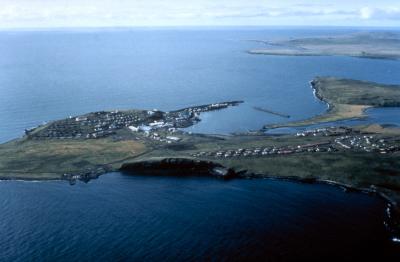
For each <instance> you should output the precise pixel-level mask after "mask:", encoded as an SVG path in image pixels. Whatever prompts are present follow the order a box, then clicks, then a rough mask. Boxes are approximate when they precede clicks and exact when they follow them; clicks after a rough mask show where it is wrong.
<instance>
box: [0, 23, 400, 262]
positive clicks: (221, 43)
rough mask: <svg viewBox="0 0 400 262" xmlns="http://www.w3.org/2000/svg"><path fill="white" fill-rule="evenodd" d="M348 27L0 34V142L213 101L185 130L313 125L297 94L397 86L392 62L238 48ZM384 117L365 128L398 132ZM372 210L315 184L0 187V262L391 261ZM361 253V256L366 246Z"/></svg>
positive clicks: (358, 198) (374, 115)
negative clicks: (357, 83)
mask: <svg viewBox="0 0 400 262" xmlns="http://www.w3.org/2000/svg"><path fill="white" fill-rule="evenodd" d="M355 30H356V29H300V28H297V29H290V28H286V29H279V28H227V29H198V28H197V29H168V30H165V29H164V30H160V29H135V30H133V29H132V30H75V31H68V30H67V31H65V30H62V31H30V32H29V31H25V32H24V31H3V32H0V142H5V141H7V140H9V139H13V138H16V137H19V136H21V135H22V134H23V130H24V129H25V128H28V127H32V126H36V125H38V124H41V123H42V122H43V121H49V120H54V119H58V118H64V117H67V116H69V115H77V114H82V113H87V112H90V111H96V110H103V109H116V108H118V109H125V108H149V109H152V108H158V109H162V110H171V109H177V108H181V107H186V106H192V105H197V104H204V103H211V102H217V101H224V100H244V101H245V103H244V104H243V105H241V106H239V107H235V108H230V109H227V110H225V111H219V112H216V113H212V114H211V113H210V114H204V115H203V121H202V122H201V123H200V124H198V125H196V126H194V127H192V128H190V129H189V130H190V131H193V132H206V133H230V132H238V131H246V130H248V129H257V128H260V127H261V126H262V125H264V124H267V123H274V122H281V121H287V119H282V118H279V117H277V116H274V115H268V114H266V113H262V112H259V111H256V110H254V109H253V106H260V107H266V108H269V109H271V110H275V111H278V112H282V113H286V114H289V115H291V116H292V119H301V118H306V117H310V116H313V115H316V114H320V113H322V112H323V111H324V110H325V109H326V106H325V105H324V104H323V103H321V102H319V101H317V100H316V99H315V98H314V97H313V95H312V92H311V89H310V87H309V84H308V82H309V81H310V80H311V79H312V78H313V77H315V76H318V75H324V76H327V75H332V76H337V77H350V78H356V79H361V80H370V81H377V82H383V83H388V84H395V83H400V75H399V74H397V72H399V71H400V62H398V61H390V60H372V59H356V58H346V57H268V56H256V55H249V54H247V53H246V50H248V49H251V48H258V47H260V44H258V43H255V42H250V41H247V40H251V39H268V38H282V37H294V36H313V35H328V34H342V33H346V32H350V31H355ZM398 113H399V111H398V110H397V109H384V110H380V109H379V110H372V111H371V112H370V115H371V118H370V120H371V119H373V120H374V121H375V120H377V121H379V122H382V123H391V124H400V120H399V118H398ZM384 209H385V203H384V202H383V201H381V200H380V199H377V198H375V197H371V196H367V195H363V194H358V193H343V192H342V191H340V190H339V189H337V188H334V187H330V186H323V185H305V184H298V183H290V182H282V181H273V180H233V181H221V180H216V179H211V178H198V177H197V178H196V177H188V178H177V177H159V176H155V177H149V176H143V175H140V174H130V175H127V174H121V173H112V174H107V175H104V176H103V177H101V178H100V179H98V180H96V181H91V182H90V183H88V184H83V183H78V184H77V185H75V186H69V185H68V184H66V183H64V182H38V183H34V182H18V181H13V182H10V181H3V182H0V260H4V261H27V260H35V261H54V260H61V261H69V260H82V261H88V260H133V259H135V260H148V261H152V260H240V259H244V258H250V259H258V260H260V259H261V260H268V259H270V260H277V259H281V260H287V259H302V258H304V259H306V258H307V259H311V258H312V259H319V258H321V257H324V258H327V257H328V258H341V259H346V258H354V259H357V258H360V256H361V255H366V254H367V255H368V256H369V257H370V258H371V257H374V256H376V255H378V254H379V255H380V256H383V255H385V256H392V255H394V254H396V252H400V251H399V249H398V248H399V247H397V246H395V245H394V244H393V243H392V242H391V241H390V236H389V235H388V232H387V231H386V230H385V227H384V225H383V220H384ZM371 247H373V248H371Z"/></svg>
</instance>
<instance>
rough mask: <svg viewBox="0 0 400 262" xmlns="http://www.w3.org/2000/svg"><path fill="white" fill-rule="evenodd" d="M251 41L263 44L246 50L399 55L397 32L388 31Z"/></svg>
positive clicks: (303, 53) (386, 57)
mask: <svg viewBox="0 0 400 262" xmlns="http://www.w3.org/2000/svg"><path fill="white" fill-rule="evenodd" d="M253 41H254V40H253ZM255 41H256V42H259V43H262V44H264V45H265V47H263V48H259V49H253V50H250V51H249V53H250V54H260V55H285V56H352V57H360V58H376V59H399V58H400V34H398V33H391V32H361V33H353V34H348V35H338V36H329V37H328V36H321V37H308V38H292V39H284V40H275V41H268V40H265V41H264V40H255Z"/></svg>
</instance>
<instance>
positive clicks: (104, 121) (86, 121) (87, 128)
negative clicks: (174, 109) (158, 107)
mask: <svg viewBox="0 0 400 262" xmlns="http://www.w3.org/2000/svg"><path fill="white" fill-rule="evenodd" d="M145 117H146V116H145V114H144V113H143V112H141V111H138V112H119V111H112V112H104V111H102V112H95V113H91V114H88V115H85V116H79V117H69V118H67V119H64V120H59V121H55V122H53V123H51V124H49V126H48V127H46V128H44V129H42V130H39V131H38V132H34V131H35V129H33V130H27V131H26V132H27V135H30V136H31V137H33V138H58V139H73V138H76V139H78V138H86V139H89V138H100V137H105V136H109V135H112V134H114V133H115V131H116V130H117V129H120V128H123V127H127V126H129V125H131V124H133V123H138V122H141V121H143V119H145Z"/></svg>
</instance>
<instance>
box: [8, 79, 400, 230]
mask: <svg viewBox="0 0 400 262" xmlns="http://www.w3.org/2000/svg"><path fill="white" fill-rule="evenodd" d="M312 86H313V88H314V89H315V91H316V96H317V97H319V98H320V99H322V100H324V101H326V102H327V103H329V105H330V110H329V111H328V113H327V114H326V115H325V116H320V117H319V119H324V120H326V119H328V118H329V119H330V120H332V119H338V117H337V115H341V114H343V111H342V110H343V108H347V109H346V110H349V111H350V112H352V113H351V116H354V113H353V112H354V111H357V110H358V109H357V110H353V107H355V108H360V110H363V109H365V108H366V107H371V106H398V105H399V104H400V88H398V87H394V86H386V85H379V84H375V83H369V82H361V81H355V80H343V79H336V78H321V77H318V78H316V79H314V80H313V81H312ZM240 103H242V101H231V102H220V103H214V104H208V105H201V106H194V107H188V108H184V109H179V110H174V111H168V112H164V111H160V110H125V111H120V110H114V111H101V112H93V113H89V114H85V115H81V116H75V117H69V118H67V119H62V120H57V121H52V122H49V123H47V124H44V125H41V126H38V127H35V128H33V129H29V130H26V134H25V136H23V137H22V138H19V139H15V140H12V141H9V142H7V143H4V144H1V145H0V178H1V179H23V180H54V179H57V180H67V181H69V182H70V183H71V184H74V183H76V182H77V181H79V180H80V181H85V182H87V181H89V180H91V179H94V178H97V177H98V176H100V175H102V174H105V173H108V172H112V171H122V172H124V173H126V174H135V173H140V174H145V173H149V174H158V173H159V174H163V175H180V176H192V175H207V176H214V177H218V178H221V179H231V178H279V179H291V180H296V181H300V182H310V183H317V182H321V183H329V184H333V185H337V186H340V187H342V188H344V189H345V190H359V191H363V192H367V193H371V194H377V195H379V196H381V197H383V198H385V199H386V200H387V201H388V203H389V205H390V208H389V209H388V211H389V213H388V214H390V216H391V218H392V219H390V220H389V221H390V222H389V223H390V224H391V226H390V228H391V229H393V230H395V231H396V232H397V233H400V232H399V230H400V224H399V221H400V220H399V214H400V212H399V211H400V208H399V204H398V203H400V128H397V127H385V126H380V125H377V124H372V125H365V126H355V127H349V126H331V127H324V128H316V129H312V128H310V129H307V130H306V131H303V132H299V133H296V134H286V135H269V134H266V133H264V132H262V130H261V131H259V132H252V133H246V134H237V135H205V134H192V133H189V132H185V131H184V130H182V128H184V127H188V126H191V125H194V124H195V123H197V122H198V121H201V114H202V113H203V112H209V111H214V110H222V109H225V108H227V107H230V106H238V105H240ZM360 110H358V111H360ZM335 114H336V115H335ZM315 121H317V120H315V118H314V120H308V122H307V123H311V122H313V123H314V122H315ZM305 122H306V121H305ZM305 122H303V124H304V123H305Z"/></svg>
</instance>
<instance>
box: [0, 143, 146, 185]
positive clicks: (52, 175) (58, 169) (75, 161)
mask: <svg viewBox="0 0 400 262" xmlns="http://www.w3.org/2000/svg"><path fill="white" fill-rule="evenodd" d="M145 150H146V146H145V145H144V144H143V143H139V142H136V141H112V140H111V139H97V140H80V141H76V140H46V141H35V140H14V141H11V142H8V143H6V144H2V145H0V178H2V179H27V180H46V179H61V177H62V175H63V174H65V173H68V174H79V173H81V172H84V171H86V170H93V169H95V168H104V169H112V168H113V167H118V163H119V162H120V161H122V160H124V159H129V158H131V157H134V156H137V155H138V154H141V153H143V152H144V151H145ZM104 171H106V170H104Z"/></svg>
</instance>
